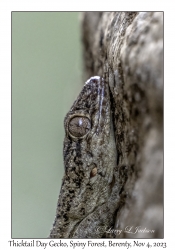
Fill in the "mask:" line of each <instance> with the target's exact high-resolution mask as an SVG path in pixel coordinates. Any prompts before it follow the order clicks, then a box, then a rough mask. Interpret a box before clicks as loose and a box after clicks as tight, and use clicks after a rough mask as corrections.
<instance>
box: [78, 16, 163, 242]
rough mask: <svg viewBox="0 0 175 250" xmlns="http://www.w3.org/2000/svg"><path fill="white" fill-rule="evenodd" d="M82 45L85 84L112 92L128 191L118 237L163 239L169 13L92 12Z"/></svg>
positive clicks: (86, 20) (86, 21) (122, 176)
mask: <svg viewBox="0 0 175 250" xmlns="http://www.w3.org/2000/svg"><path fill="white" fill-rule="evenodd" d="M82 41H83V57H84V80H87V79H88V78H89V77H91V76H94V75H99V76H102V77H103V78H104V79H105V81H106V83H108V84H109V86H110V92H111V103H112V110H113V119H114V130H115V140H116V147H117V153H118V159H117V163H118V164H117V166H116V168H117V169H118V171H119V173H120V175H119V178H120V179H121V183H122V185H123V188H122V192H121V193H120V197H121V205H120V206H119V209H118V210H117V211H116V215H115V222H114V224H115V229H118V230H120V229H121V230H122V232H121V233H120V234H119V233H118V234H115V237H117V238H133V237H134V238H162V237H163V13H162V12H86V13H84V14H83V16H82ZM129 230H130V231H129ZM127 231H129V232H127ZM136 231H137V233H135V232H136Z"/></svg>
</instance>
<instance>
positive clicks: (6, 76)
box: [0, 0, 175, 249]
mask: <svg viewBox="0 0 175 250" xmlns="http://www.w3.org/2000/svg"><path fill="white" fill-rule="evenodd" d="M173 2H174V1H160V0H159V1H158V0H157V1H156V0H155V1H152V0H151V1H150V0H147V1H129V0H128V1H125V2H124V1H110V0H108V1H106V2H105V1H101V2H99V1H94V0H93V1H91V0H89V1H81V2H80V1H75V0H74V1H71V0H70V1H58V0H55V1H53V0H50V1H44V0H43V1H38V0H30V1H25V0H21V1H19V0H18V1H16V0H11V1H10V0H6V1H3V0H1V2H0V49H1V52H0V72H1V73H0V169H1V172H0V178H1V179H0V193H1V197H0V198H1V199H0V203H1V205H0V216H1V217H0V230H1V233H0V235H1V240H0V247H1V249H9V248H10V247H9V244H8V240H10V236H11V11H83V10H86V11H87V10H96V11H97V10H103V11H107V10H110V11H113V10H116V11H127V10H128V11H135V10H138V11H139V10H146V11H154V10H155V11H164V18H165V33H164V34H165V85H164V91H165V92H164V93H165V94H164V96H165V100H164V107H165V109H164V112H165V116H164V125H165V134H164V147H165V155H164V158H165V165H164V168H165V182H164V184H165V185H164V190H165V193H164V194H165V199H164V208H165V215H164V222H165V235H164V236H165V238H164V240H162V239H161V240H140V242H148V241H149V242H167V245H168V249H173V248H174V244H173V243H174V232H175V231H174V223H175V212H174V211H175V205H174V204H175V202H174V183H175V181H174V178H175V164H174V155H175V153H174V149H175V146H174V140H175V136H174V129H175V103H174V102H175V93H174V90H175V89H174V86H175V77H174V58H175V56H174V54H175V53H174V47H175V28H174V24H175V14H174V4H173ZM45 241H47V240H45ZM84 241H85V240H84ZM95 241H96V242H97V241H98V240H95ZM121 241H122V242H124V240H121ZM127 241H128V242H130V240H127ZM131 242H133V240H132V241H131ZM33 249H35V248H33ZM95 249H96V248H95ZM98 249H99V248H98ZM120 249H121V248H120ZM125 249H126V248H125ZM142 249H147V247H142ZM159 249H160V248H159Z"/></svg>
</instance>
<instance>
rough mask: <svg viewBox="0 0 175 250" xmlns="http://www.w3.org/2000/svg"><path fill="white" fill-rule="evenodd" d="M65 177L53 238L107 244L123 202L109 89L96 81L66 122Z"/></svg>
mask: <svg viewBox="0 0 175 250" xmlns="http://www.w3.org/2000/svg"><path fill="white" fill-rule="evenodd" d="M64 128H65V139H64V148H63V155H64V176H63V179H62V185H61V190H60V194H59V198H58V203H57V209H56V216H55V220H54V223H53V227H52V229H51V231H50V235H49V238H102V237H105V230H106V229H108V228H109V227H110V226H111V225H113V223H114V212H115V211H116V208H117V203H118V201H119V195H118V194H119V191H120V187H119V186H120V185H117V184H116V183H117V181H116V179H117V178H118V177H117V175H118V173H117V171H114V169H115V168H116V165H117V151H116V142H115V136H114V128H113V122H112V114H111V103H110V93H109V86H108V84H107V83H106V82H105V81H104V79H103V78H102V77H99V76H94V77H91V78H90V79H89V80H88V81H87V82H86V83H85V85H84V86H83V89H82V91H81V92H80V94H79V95H78V97H77V99H76V100H75V102H74V103H73V105H72V107H71V108H70V111H69V112H68V113H67V115H66V116H65V119H64Z"/></svg>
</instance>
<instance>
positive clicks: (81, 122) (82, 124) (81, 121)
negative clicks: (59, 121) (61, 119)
mask: <svg viewBox="0 0 175 250" xmlns="http://www.w3.org/2000/svg"><path fill="white" fill-rule="evenodd" d="M90 128H91V123H90V120H89V119H88V118H87V117H84V116H75V117H73V118H72V119H71V120H70V122H69V124H68V130H69V133H70V134H71V135H73V136H75V137H82V136H84V135H86V134H87V133H88V132H89V130H90Z"/></svg>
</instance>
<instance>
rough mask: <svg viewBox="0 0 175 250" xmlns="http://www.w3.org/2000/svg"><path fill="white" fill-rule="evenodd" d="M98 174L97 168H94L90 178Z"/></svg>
mask: <svg viewBox="0 0 175 250" xmlns="http://www.w3.org/2000/svg"><path fill="white" fill-rule="evenodd" d="M96 174H97V168H96V167H95V168H93V169H92V170H91V173H90V178H92V177H94V176H95V175H96Z"/></svg>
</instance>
